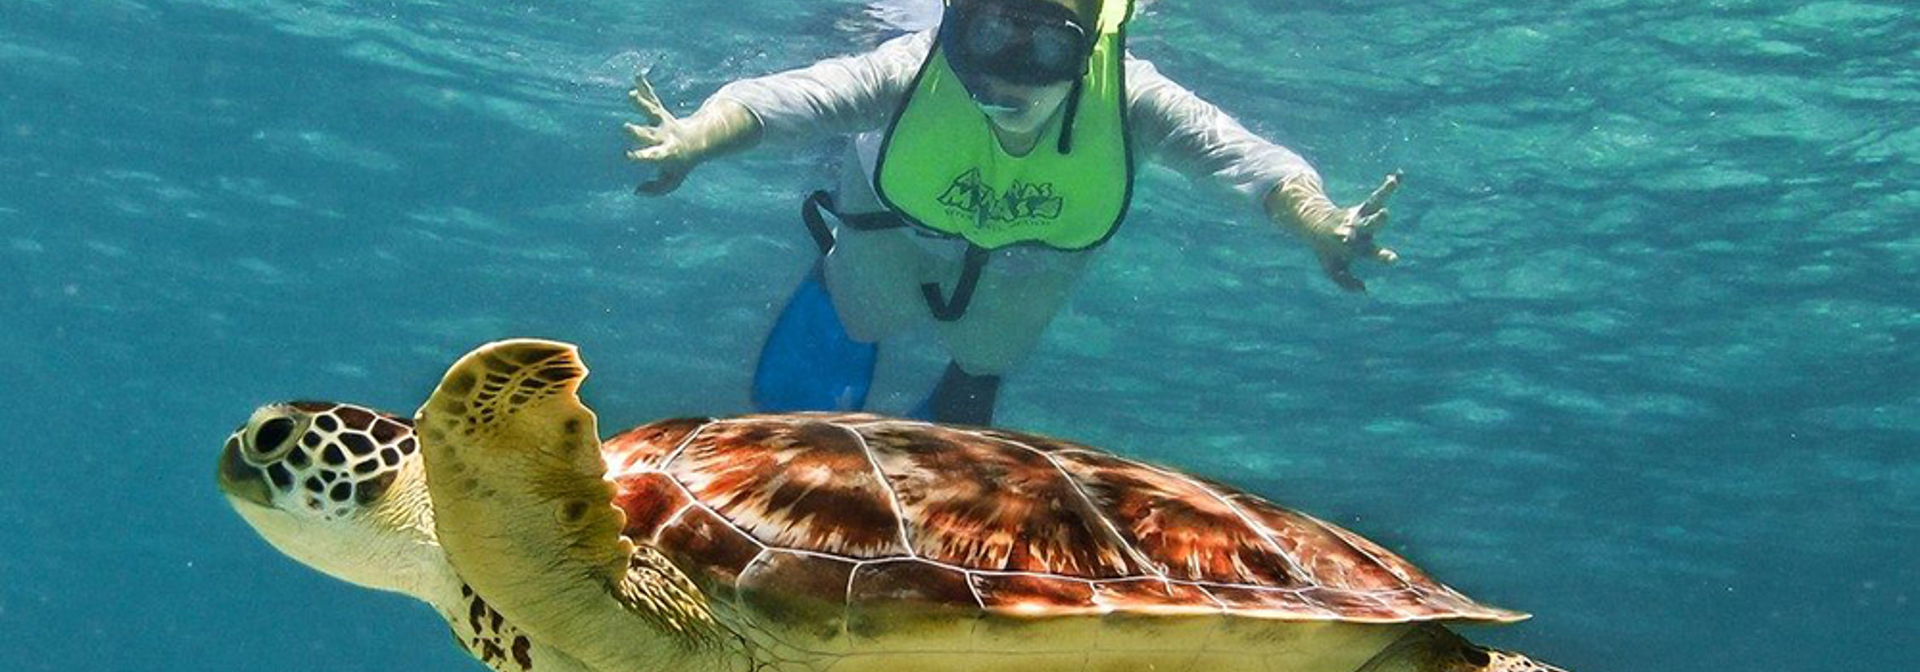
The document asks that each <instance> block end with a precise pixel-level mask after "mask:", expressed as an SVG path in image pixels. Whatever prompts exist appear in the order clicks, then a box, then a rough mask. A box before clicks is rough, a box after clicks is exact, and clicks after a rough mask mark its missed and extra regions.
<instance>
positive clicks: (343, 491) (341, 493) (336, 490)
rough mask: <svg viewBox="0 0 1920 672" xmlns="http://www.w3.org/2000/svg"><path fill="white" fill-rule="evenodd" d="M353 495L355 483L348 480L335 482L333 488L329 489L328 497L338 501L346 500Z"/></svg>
mask: <svg viewBox="0 0 1920 672" xmlns="http://www.w3.org/2000/svg"><path fill="white" fill-rule="evenodd" d="M352 496H353V484H352V483H349V482H347V481H341V482H339V483H335V484H333V488H332V489H329V490H327V499H331V500H333V501H336V502H345V501H347V499H348V498H349V497H352Z"/></svg>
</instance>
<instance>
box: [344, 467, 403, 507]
mask: <svg viewBox="0 0 1920 672" xmlns="http://www.w3.org/2000/svg"><path fill="white" fill-rule="evenodd" d="M395 476H397V474H395V473H394V472H391V471H386V472H381V473H380V475H378V476H374V477H373V478H369V479H367V480H364V481H361V482H360V485H359V487H357V488H354V491H353V494H354V501H356V502H359V503H360V504H362V505H365V504H372V503H373V500H376V499H379V498H381V497H383V496H385V495H386V494H387V489H388V488H392V487H393V481H394V478H395Z"/></svg>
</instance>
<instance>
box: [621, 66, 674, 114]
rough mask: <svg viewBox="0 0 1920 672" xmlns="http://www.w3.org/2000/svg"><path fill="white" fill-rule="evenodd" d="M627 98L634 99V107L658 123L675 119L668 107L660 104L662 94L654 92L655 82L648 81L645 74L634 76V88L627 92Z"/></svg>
mask: <svg viewBox="0 0 1920 672" xmlns="http://www.w3.org/2000/svg"><path fill="white" fill-rule="evenodd" d="M627 99H628V100H632V101H633V107H634V109H637V110H639V111H640V113H641V114H644V115H647V117H648V118H649V120H650V121H652V122H654V123H656V124H659V123H666V122H667V121H668V120H671V119H673V114H672V113H670V112H668V111H667V107H666V106H665V105H661V104H660V95H659V94H656V93H654V92H653V83H652V82H649V81H647V76H646V75H645V74H638V75H634V76H633V89H632V90H630V91H628V92H627Z"/></svg>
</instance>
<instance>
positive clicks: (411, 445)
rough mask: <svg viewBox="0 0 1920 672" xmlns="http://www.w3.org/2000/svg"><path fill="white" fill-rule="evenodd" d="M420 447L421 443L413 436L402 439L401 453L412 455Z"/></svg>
mask: <svg viewBox="0 0 1920 672" xmlns="http://www.w3.org/2000/svg"><path fill="white" fill-rule="evenodd" d="M419 448H420V444H418V443H415V442H414V440H413V437H411V436H409V437H407V438H404V439H401V440H400V453H401V454H403V455H412V454H413V451H415V450H418V449H419Z"/></svg>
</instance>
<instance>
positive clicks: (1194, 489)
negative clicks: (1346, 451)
mask: <svg viewBox="0 0 1920 672" xmlns="http://www.w3.org/2000/svg"><path fill="white" fill-rule="evenodd" d="M602 451H603V453H604V457H605V458H606V461H607V466H608V478H609V479H611V480H612V481H614V482H615V483H616V484H617V494H616V496H615V497H616V499H615V504H616V505H617V506H619V507H620V508H622V509H624V510H625V511H626V513H627V526H626V535H627V536H628V537H629V538H631V539H633V540H635V541H636V542H640V543H649V542H650V543H652V544H654V545H655V546H656V547H658V548H659V549H660V550H661V551H662V552H663V553H665V554H666V555H667V556H668V557H669V558H671V559H672V560H673V561H674V562H675V563H676V564H677V565H678V566H680V567H681V568H682V569H683V570H684V571H686V573H687V574H688V575H689V576H690V577H692V578H693V580H694V581H695V582H696V583H698V584H699V585H700V586H701V587H702V589H704V590H706V591H708V592H709V594H710V595H712V596H714V597H715V598H716V599H721V600H729V601H734V602H735V603H740V604H745V605H747V608H748V609H749V610H751V611H755V612H758V613H760V614H761V615H762V616H763V617H764V616H771V617H773V618H776V619H777V618H778V616H779V613H780V612H782V611H791V610H794V609H790V608H797V609H798V610H799V611H817V610H818V609H819V608H826V609H839V610H842V613H843V614H845V616H844V617H845V618H846V619H847V621H845V622H846V623H847V625H848V626H849V627H857V626H858V624H857V623H855V622H854V621H858V620H860V616H861V615H862V614H865V615H867V616H869V617H871V618H874V619H892V620H895V621H897V620H898V619H900V618H914V617H921V618H932V617H942V618H944V617H951V616H965V615H968V614H971V615H991V616H1030V617H1052V616H1067V615H1089V614H1115V613H1122V614H1137V615H1143V616H1158V615H1166V616H1176V615H1230V616H1236V617H1251V618H1260V619H1279V620H1295V621H1351V622H1370V623H1399V622H1412V621H1427V620H1469V621H1482V622H1511V621H1517V620H1521V619H1524V618H1526V615H1525V614H1521V613H1517V612H1512V611H1507V610H1503V609H1497V608H1493V607H1488V606H1484V605H1481V604H1479V603H1476V602H1474V601H1473V600H1471V599H1468V598H1467V597H1465V596H1463V595H1461V594H1460V593H1458V592H1455V591H1454V590H1452V589H1451V588H1448V587H1447V586H1444V585H1442V584H1440V583H1438V582H1436V581H1434V580H1433V579H1431V578H1429V577H1428V576H1427V575H1426V574H1425V573H1423V572H1421V571H1420V570H1419V569H1417V568H1415V567H1414V566H1413V565H1412V564H1411V563H1408V562H1407V561H1406V560H1403V559H1401V558H1400V557H1398V556H1396V555H1394V554H1393V553H1391V552H1389V551H1387V550H1386V549H1384V548H1381V547H1380V546H1378V545H1376V544H1374V543H1372V542H1370V541H1368V540H1366V539H1364V538H1361V537H1360V536H1359V535H1357V534H1354V533H1352V532H1348V531H1346V530H1343V529H1341V528H1339V527H1337V526H1334V525H1332V524H1329V523H1327V522H1324V521H1321V520H1317V519H1315V518H1312V517H1310V516H1306V515H1303V514H1300V513H1297V512H1294V511H1290V510H1287V509H1284V508H1281V507H1279V506H1275V505H1273V504H1271V503H1269V502H1267V501H1265V500H1262V499H1260V498H1258V497H1254V496H1252V495H1248V494H1245V493H1241V492H1237V491H1234V490H1231V489H1228V488H1225V487H1222V486H1219V485H1215V484H1210V483H1207V482H1203V481H1200V480H1198V479H1195V478H1193V477H1190V476H1186V475H1183V474H1180V473H1176V472H1173V471H1170V470H1167V469H1163V468H1159V467H1154V466H1151V465H1147V464H1143V463H1140V462H1135V461H1131V460H1126V459H1123V458H1119V457H1115V456H1113V455H1111V454H1108V453H1105V452H1102V451H1099V450H1095V449H1092V448H1088V447H1086V446H1081V445H1076V444H1072V443H1066V442H1062V441H1057V440H1052V439H1046V438H1042V437H1038V436H1032V435H1026V434H1019V433H1014V432H1006V431H1000V430H987V429H963V428H950V427H942V426H937V425H929V424H925V423H919V422H909V421H900V420H892V419H886V418H881V417H879V416H872V415H836V414H798V415H766V416H748V417H743V418H736V419H728V420H707V419H683V420H667V421H662V422H657V423H654V424H650V425H646V426H642V427H639V428H636V429H633V430H631V431H628V432H626V433H623V434H620V435H619V436H616V437H614V438H612V439H609V440H608V441H607V442H605V444H604V445H603V447H602ZM809 605H811V606H812V607H813V609H807V608H806V607H808V606H809Z"/></svg>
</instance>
